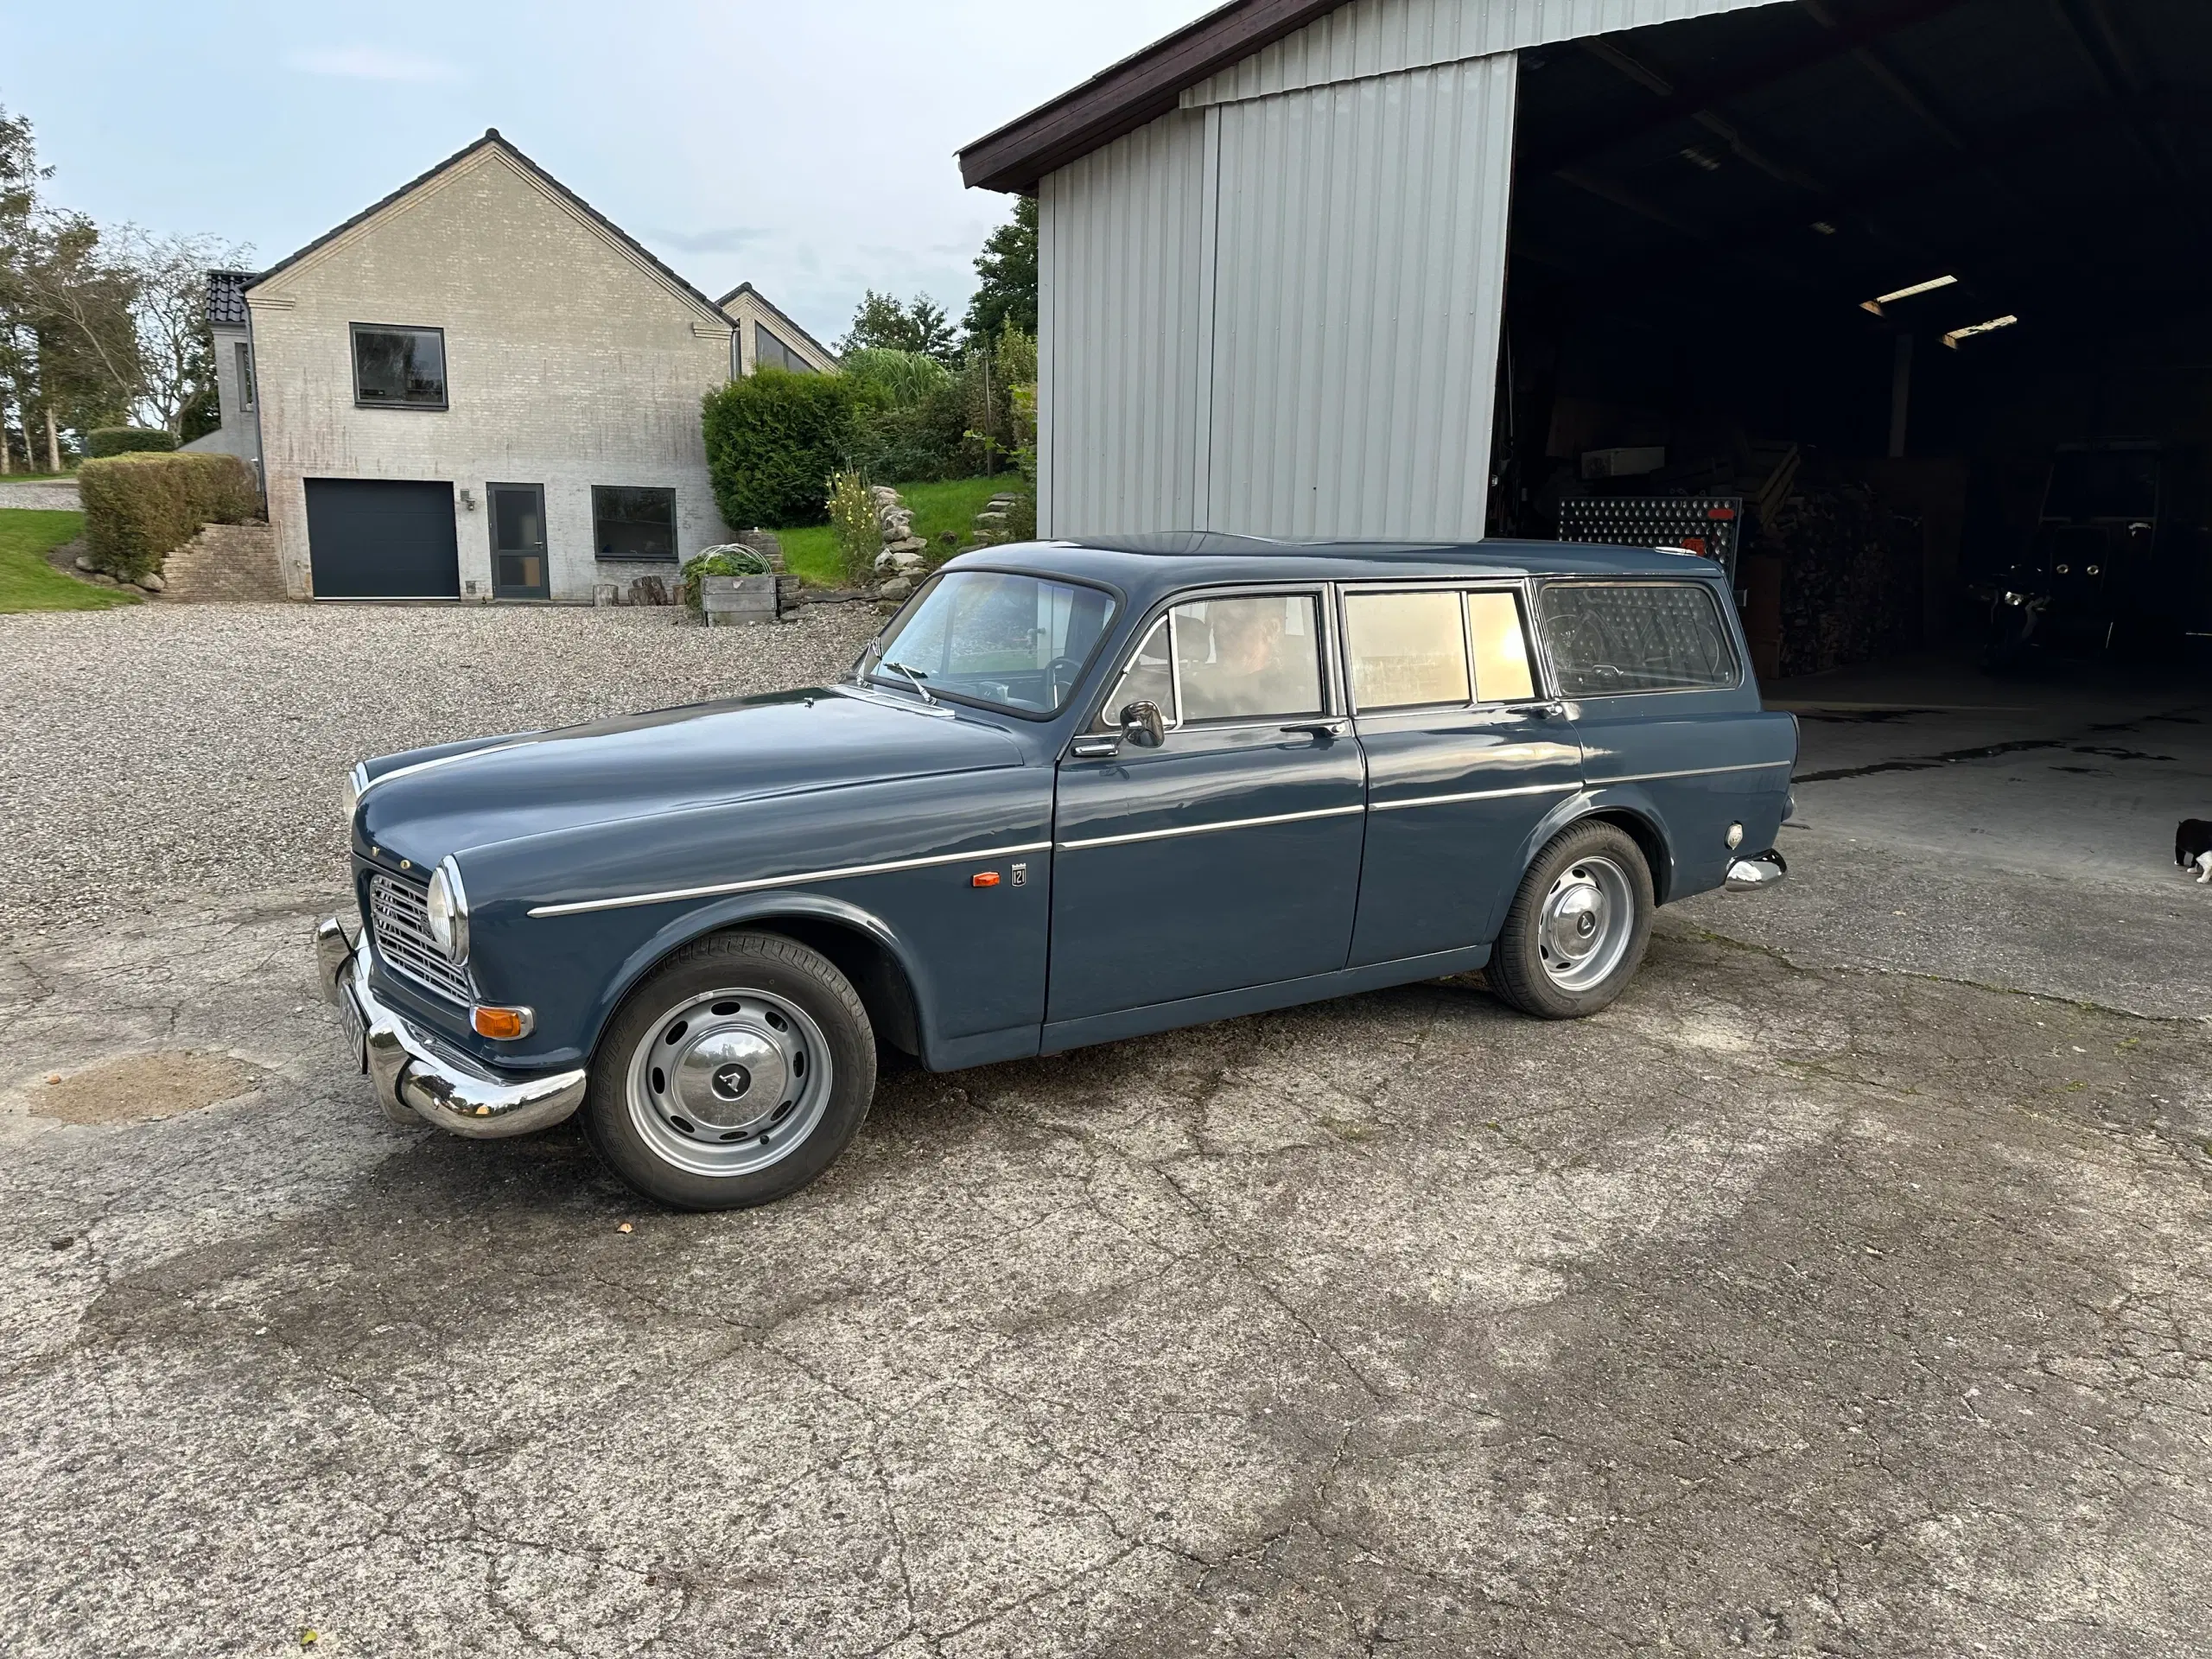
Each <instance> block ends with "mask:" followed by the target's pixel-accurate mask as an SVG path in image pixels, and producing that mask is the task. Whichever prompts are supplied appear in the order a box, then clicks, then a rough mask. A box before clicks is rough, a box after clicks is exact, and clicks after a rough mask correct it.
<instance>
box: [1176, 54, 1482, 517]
mask: <svg viewBox="0 0 2212 1659" xmlns="http://www.w3.org/2000/svg"><path fill="white" fill-rule="evenodd" d="M1514 74H1515V60H1514V58H1513V57H1512V56H1511V54H1505V55H1502V56H1498V57H1491V58H1478V59H1476V60H1473V61H1471V62H1467V63H1454V64H1446V65H1442V66H1440V67H1434V68H1427V69H1416V70H1414V71H1412V72H1410V73H1405V74H1395V75H1382V76H1376V77H1373V78H1370V79H1364V80H1356V81H1347V82H1343V83H1339V84H1337V85H1333V86H1319V87H1314V88H1312V89H1309V90H1306V91H1303V92H1292V93H1287V94H1285V95H1283V96H1281V97H1276V98H1268V99H1256V100H1253V101H1251V102H1248V103H1241V104H1236V105H1230V106H1228V107H1226V108H1224V109H1222V110H1219V111H1216V112H1215V113H1216V117H1217V120H1218V122H1219V124H1220V130H1221V160H1220V166H1221V174H1220V180H1221V182H1220V200H1221V209H1220V233H1219V238H1218V246H1217V257H1216V273H1217V274H1216V277H1215V284H1216V286H1215V322H1214V376H1213V399H1212V417H1213V418H1212V446H1211V492H1210V496H1209V501H1208V507H1209V512H1208V515H1207V525H1208V527H1209V528H1211V529H1215V530H1230V531H1243V532H1245V533H1247V534H1250V535H1259V536H1297V537H1309V536H1369V537H1449V538H1452V539H1473V538H1476V537H1480V536H1481V535H1482V533H1483V521H1484V503H1485V499H1486V495H1485V488H1484V486H1485V483H1486V479H1487V474H1488V471H1489V467H1490V429H1491V402H1492V397H1493V392H1492V387H1493V385H1494V384H1495V379H1496V369H1497V341H1498V318H1499V315H1500V308H1501V300H1502V296H1501V293H1500V289H1501V286H1502V284H1503V279H1504V264H1503V260H1502V259H1501V258H1500V257H1499V256H1498V251H1499V250H1500V249H1502V248H1503V246H1504V243H1505V229H1506V206H1507V200H1508V196H1509V194H1510V187H1511V182H1512V162H1513V111H1514V86H1515V79H1514Z"/></svg>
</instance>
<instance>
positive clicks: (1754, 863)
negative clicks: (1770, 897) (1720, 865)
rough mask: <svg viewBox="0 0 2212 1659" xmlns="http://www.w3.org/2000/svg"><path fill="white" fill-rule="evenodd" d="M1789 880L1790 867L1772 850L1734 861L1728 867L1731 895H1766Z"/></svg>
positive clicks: (1728, 883)
mask: <svg viewBox="0 0 2212 1659" xmlns="http://www.w3.org/2000/svg"><path fill="white" fill-rule="evenodd" d="M1787 880H1789V864H1788V862H1787V861H1785V860H1784V859H1783V856H1782V855H1781V854H1780V853H1777V852H1776V851H1774V850H1773V849H1771V848H1770V849H1768V850H1767V851H1765V852H1764V853H1755V854H1753V855H1751V857H1749V858H1738V859H1735V860H1732V861H1731V862H1730V863H1729V866H1728V880H1727V887H1728V891H1729V892H1731V893H1764V892H1765V891H1766V890H1767V889H1768V888H1770V887H1780V886H1781V885H1782V884H1783V882H1784V881H1787Z"/></svg>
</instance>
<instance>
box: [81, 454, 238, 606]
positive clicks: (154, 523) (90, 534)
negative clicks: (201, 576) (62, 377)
mask: <svg viewBox="0 0 2212 1659" xmlns="http://www.w3.org/2000/svg"><path fill="white" fill-rule="evenodd" d="M77 493H78V494H79V496H80V497H82V498H83V500H84V504H85V550H86V553H87V554H88V555H89V556H91V558H92V563H94V564H96V565H98V566H99V568H100V569H103V570H105V571H106V572H107V573H108V575H111V576H119V577H121V578H122V579H123V580H124V581H125V582H136V581H137V579H138V578H139V577H141V576H143V575H150V574H151V573H153V572H156V571H158V570H159V569H161V568H162V560H163V559H165V558H167V557H168V556H169V555H170V554H171V553H173V552H175V550H177V549H178V548H180V547H182V546H183V545H184V544H185V543H187V542H188V541H190V540H191V539H192V538H193V537H194V536H197V535H198V534H199V533H200V528H201V526H203V525H206V524H245V523H247V522H249V521H250V520H251V519H255V518H259V517H260V516H261V494H260V492H259V491H257V489H255V488H254V485H253V474H251V472H249V471H248V470H247V469H246V464H245V462H244V461H240V460H239V459H238V457H237V456H236V455H209V454H167V455H163V454H124V455H111V456H108V457H106V458H105V459H103V460H99V461H86V463H85V464H84V465H83V466H82V467H79V468H78V469H77Z"/></svg>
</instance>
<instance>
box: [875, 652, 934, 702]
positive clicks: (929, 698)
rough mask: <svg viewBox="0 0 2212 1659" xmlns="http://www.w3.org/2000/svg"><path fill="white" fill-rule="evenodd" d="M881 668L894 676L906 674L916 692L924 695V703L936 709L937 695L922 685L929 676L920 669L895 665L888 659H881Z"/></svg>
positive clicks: (899, 664)
mask: <svg viewBox="0 0 2212 1659" xmlns="http://www.w3.org/2000/svg"><path fill="white" fill-rule="evenodd" d="M880 666H882V667H884V668H887V669H889V670H890V671H892V672H893V674H904V675H905V676H906V677H907V678H908V679H909V680H911V681H912V682H913V685H914V690H917V691H918V692H920V693H921V694H922V701H923V702H926V703H928V704H930V705H931V707H932V708H934V707H936V705H937V696H936V694H935V693H934V692H932V691H931V690H930V689H929V687H927V686H926V685H924V684H923V683H922V682H923V681H924V680H926V679H927V678H929V676H928V675H926V674H925V673H923V672H922V671H921V670H920V669H918V668H909V667H907V666H906V664H904V663H894V662H893V661H892V660H891V659H890V658H888V657H886V658H882V659H881V662H880Z"/></svg>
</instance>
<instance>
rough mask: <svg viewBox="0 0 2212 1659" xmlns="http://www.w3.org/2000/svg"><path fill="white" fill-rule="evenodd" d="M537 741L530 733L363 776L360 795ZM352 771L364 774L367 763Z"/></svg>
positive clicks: (523, 746)
mask: <svg viewBox="0 0 2212 1659" xmlns="http://www.w3.org/2000/svg"><path fill="white" fill-rule="evenodd" d="M537 739H538V734H537V733H532V734H531V735H530V736H528V737H524V738H518V739H516V740H515V741H512V742H511V743H487V744H486V745H485V746H484V747H482V748H480V749H469V750H467V751H466V752H465V753H461V754H442V755H440V756H439V757H438V758H437V759H436V760H417V761H416V762H415V764H414V765H413V766H394V767H393V768H392V769H391V771H390V772H378V774H377V775H376V776H375V777H373V778H369V777H364V778H363V779H362V780H361V794H362V795H365V794H367V793H368V792H369V791H371V790H372V789H375V788H377V787H378V785H383V784H388V783H390V782H391V780H392V779H395V778H412V777H413V776H414V775H415V774H416V772H430V771H433V770H435V768H437V767H439V766H451V765H453V764H454V761H456V760H474V759H475V758H476V757H477V756H478V755H480V754H504V753H505V752H506V751H507V750H509V749H523V748H528V747H530V746H531V744H533V743H535V742H537ZM353 770H354V771H355V772H362V773H365V772H367V770H368V766H367V763H366V762H362V763H360V764H359V765H357V766H355V767H354V768H353ZM359 800H360V797H359V796H356V797H354V801H355V804H359Z"/></svg>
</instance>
